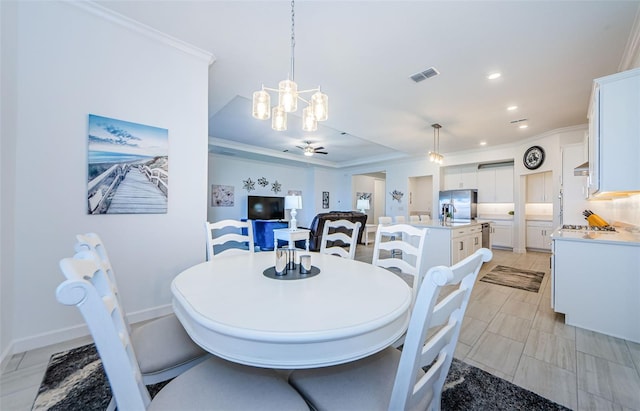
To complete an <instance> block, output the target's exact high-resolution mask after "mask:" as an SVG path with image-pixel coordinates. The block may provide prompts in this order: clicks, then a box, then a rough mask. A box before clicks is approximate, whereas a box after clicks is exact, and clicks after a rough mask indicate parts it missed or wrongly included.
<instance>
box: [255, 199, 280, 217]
mask: <svg viewBox="0 0 640 411" xmlns="http://www.w3.org/2000/svg"><path fill="white" fill-rule="evenodd" d="M247 218H248V219H249V220H284V197H265V196H249V199H248V202H247Z"/></svg>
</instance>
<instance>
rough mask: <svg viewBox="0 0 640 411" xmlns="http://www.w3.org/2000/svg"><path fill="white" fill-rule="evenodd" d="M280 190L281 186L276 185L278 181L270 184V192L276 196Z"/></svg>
mask: <svg viewBox="0 0 640 411" xmlns="http://www.w3.org/2000/svg"><path fill="white" fill-rule="evenodd" d="M281 190H282V184H280V183H278V180H276V181H274V182H273V184H271V191H273V192H274V193H276V194H278V193H279V192H280V191H281Z"/></svg>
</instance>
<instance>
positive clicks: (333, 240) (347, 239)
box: [320, 220, 360, 260]
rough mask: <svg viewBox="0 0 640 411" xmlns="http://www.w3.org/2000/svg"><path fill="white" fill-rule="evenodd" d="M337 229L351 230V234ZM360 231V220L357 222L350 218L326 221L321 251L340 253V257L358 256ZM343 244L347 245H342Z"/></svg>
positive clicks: (351, 257)
mask: <svg viewBox="0 0 640 411" xmlns="http://www.w3.org/2000/svg"><path fill="white" fill-rule="evenodd" d="M330 230H332V232H331V233H329V231H330ZM335 230H344V231H351V235H348V234H347V233H345V232H344V231H335ZM359 231H360V222H359V221H358V222H355V223H354V222H351V221H349V220H333V221H327V222H325V224H324V228H323V229H322V242H321V244H320V252H321V253H323V254H333V255H338V256H340V257H344V258H349V259H351V260H353V259H354V258H355V256H356V247H357V244H358V232H359ZM343 245H344V246H345V247H342V246H343ZM345 248H346V249H345Z"/></svg>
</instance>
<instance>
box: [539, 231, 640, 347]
mask: <svg viewBox="0 0 640 411" xmlns="http://www.w3.org/2000/svg"><path fill="white" fill-rule="evenodd" d="M639 266H640V246H638V245H637V243H636V244H635V245H634V244H632V243H628V245H627V244H625V243H622V242H619V243H615V242H609V243H607V242H605V241H592V240H588V239H587V240H582V241H580V240H575V241H568V240H562V239H560V240H558V239H554V240H553V256H552V272H551V273H552V274H551V287H552V301H551V303H552V307H553V310H554V311H556V312H559V313H563V314H565V323H566V324H567V325H573V326H576V327H581V328H584V329H587V330H592V331H596V332H599V333H602V334H606V335H610V336H614V337H617V338H623V339H625V340H629V341H634V342H636V343H640V320H638V313H639V312H640V298H638V290H639V289H640V277H639V276H638V267H639Z"/></svg>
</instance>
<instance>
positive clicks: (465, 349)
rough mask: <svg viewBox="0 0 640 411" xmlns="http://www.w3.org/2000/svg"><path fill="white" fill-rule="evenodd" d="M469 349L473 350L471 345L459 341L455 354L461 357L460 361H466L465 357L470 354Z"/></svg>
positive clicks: (458, 357)
mask: <svg viewBox="0 0 640 411" xmlns="http://www.w3.org/2000/svg"><path fill="white" fill-rule="evenodd" d="M469 351H471V346H470V345H467V344H465V343H462V342H460V341H458V343H457V344H456V350H455V351H454V353H453V356H454V357H455V358H457V359H459V360H460V361H464V359H465V358H466V357H467V354H469Z"/></svg>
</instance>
